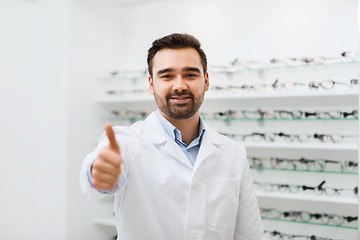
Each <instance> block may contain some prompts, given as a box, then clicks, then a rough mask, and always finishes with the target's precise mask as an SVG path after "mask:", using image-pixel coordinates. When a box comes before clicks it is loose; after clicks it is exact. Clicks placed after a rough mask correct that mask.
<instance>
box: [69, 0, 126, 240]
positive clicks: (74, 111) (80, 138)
mask: <svg viewBox="0 0 360 240" xmlns="http://www.w3.org/2000/svg"><path fill="white" fill-rule="evenodd" d="M69 9H70V18H69V21H70V25H69V84H68V94H69V98H68V110H69V112H68V113H69V115H68V131H69V132H68V169H67V173H68V184H67V190H68V198H67V206H68V210H67V211H68V217H67V238H66V239H74V240H78V239H88V240H90V239H94V240H95V239H111V237H113V236H114V235H116V231H115V230H114V229H111V228H110V229H107V228H106V227H105V228H104V227H100V226H97V225H95V224H94V222H93V220H94V219H95V215H96V213H97V212H100V215H101V211H103V212H105V210H104V209H102V207H100V208H99V207H98V206H97V204H96V203H97V201H96V200H93V199H86V198H85V197H84V196H83V195H82V193H81V189H80V185H79V174H80V167H81V163H82V160H83V159H84V158H85V156H86V155H87V154H88V153H89V152H90V151H92V149H93V148H94V147H95V144H96V141H95V140H97V139H96V138H97V137H98V136H100V133H101V131H96V130H94V122H96V121H97V120H98V119H99V117H100V116H99V115H97V114H96V113H95V112H94V109H95V92H96V91H95V90H96V86H97V79H98V78H99V77H102V76H104V75H106V74H108V73H109V72H110V71H113V70H116V69H118V68H119V66H120V59H121V58H123V55H122V51H121V50H120V47H121V41H122V40H121V38H122V22H121V15H122V14H123V12H122V11H121V6H119V5H113V4H111V3H107V4H104V3H103V2H102V1H88V0H74V1H71V4H70V8H69ZM95 136H96V138H95ZM109 207H110V208H111V207H112V205H110V206H109ZM110 211H111V210H110Z"/></svg>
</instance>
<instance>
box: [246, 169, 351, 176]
mask: <svg viewBox="0 0 360 240" xmlns="http://www.w3.org/2000/svg"><path fill="white" fill-rule="evenodd" d="M251 170H253V171H258V172H261V171H282V172H283V171H285V172H309V173H328V174H344V175H358V172H357V171H356V172H355V171H354V172H345V171H330V170H307V169H296V170H294V169H279V168H251Z"/></svg>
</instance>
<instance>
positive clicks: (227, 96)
mask: <svg viewBox="0 0 360 240" xmlns="http://www.w3.org/2000/svg"><path fill="white" fill-rule="evenodd" d="M357 96H358V91H357V90H356V89H349V90H347V91H334V90H333V91H331V90H330V91H306V92H291V91H290V92H254V93H249V92H245V91H244V92H242V91H239V92H236V93H231V92H227V93H214V92H208V93H207V94H205V98H204V99H205V101H206V100H208V101H211V100H217V101H218V100H234V99H237V100H241V99H244V100H246V99H266V98H304V97H312V98H324V97H329V98H331V99H333V98H334V97H339V98H346V99H347V100H348V101H353V102H356V100H357ZM144 101H154V97H153V96H152V95H151V94H141V95H131V94H128V95H120V94H119V95H109V96H102V97H99V98H97V99H96V102H97V103H117V102H144Z"/></svg>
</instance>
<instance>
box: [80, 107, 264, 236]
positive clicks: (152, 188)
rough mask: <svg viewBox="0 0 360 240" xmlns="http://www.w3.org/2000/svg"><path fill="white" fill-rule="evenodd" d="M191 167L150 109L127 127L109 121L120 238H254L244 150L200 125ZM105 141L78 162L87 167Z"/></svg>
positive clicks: (256, 223) (254, 212) (257, 232)
mask: <svg viewBox="0 0 360 240" xmlns="http://www.w3.org/2000/svg"><path fill="white" fill-rule="evenodd" d="M205 129H206V131H205V133H204V136H203V139H202V144H201V147H200V150H199V153H198V156H197V159H196V162H195V165H194V166H192V165H191V163H190V162H189V160H188V159H187V157H186V156H185V154H184V153H183V151H182V150H181V148H180V147H179V146H178V145H177V144H176V143H175V142H174V141H173V140H172V139H171V138H170V137H169V136H168V134H167V133H166V132H165V130H164V129H163V127H162V126H161V124H160V123H159V121H158V119H157V117H156V116H155V113H152V114H151V115H150V116H149V117H148V118H147V119H146V120H145V121H140V122H137V123H135V124H133V125H132V126H131V127H114V132H115V136H116V139H117V141H118V143H119V145H120V149H121V155H122V158H123V163H122V173H121V175H120V177H119V181H118V186H117V188H116V189H115V191H114V193H113V194H114V195H115V213H116V228H117V231H118V239H120V240H143V239H147V240H184V239H186V240H190V239H194V240H195V239H196V240H200V239H201V240H222V239H223V240H230V239H237V240H240V239H241V240H260V239H261V236H262V232H263V226H262V222H261V219H260V213H259V208H258V205H257V200H256V197H255V193H254V190H253V185H252V178H251V175H250V169H249V166H248V162H247V159H246V152H245V148H244V147H243V146H242V145H240V144H239V143H237V142H235V141H233V140H231V139H229V138H227V137H225V136H222V135H220V134H219V133H218V132H216V131H215V130H214V129H212V128H210V127H209V126H207V125H206V124H205ZM107 144H108V139H107V137H106V134H105V133H103V135H102V136H101V138H100V141H99V145H98V147H97V148H96V149H95V150H94V152H92V153H90V154H89V155H88V156H87V157H86V158H85V160H84V163H83V166H82V170H81V186H82V189H83V192H84V193H85V194H86V195H88V196H90V195H93V194H95V195H99V194H100V193H99V192H98V191H97V190H96V189H94V188H93V187H91V185H90V183H89V181H88V177H87V174H86V172H87V171H88V169H89V166H90V164H91V163H92V162H93V161H94V160H95V159H96V157H97V154H98V152H99V151H100V150H101V149H102V148H103V147H104V146H106V145H107Z"/></svg>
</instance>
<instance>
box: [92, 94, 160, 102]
mask: <svg viewBox="0 0 360 240" xmlns="http://www.w3.org/2000/svg"><path fill="white" fill-rule="evenodd" d="M148 101H154V97H153V96H152V95H150V94H149V95H135V96H134V95H128V96H120V95H118V96H103V97H100V98H97V99H96V102H97V103H121V102H123V103H126V102H148Z"/></svg>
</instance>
